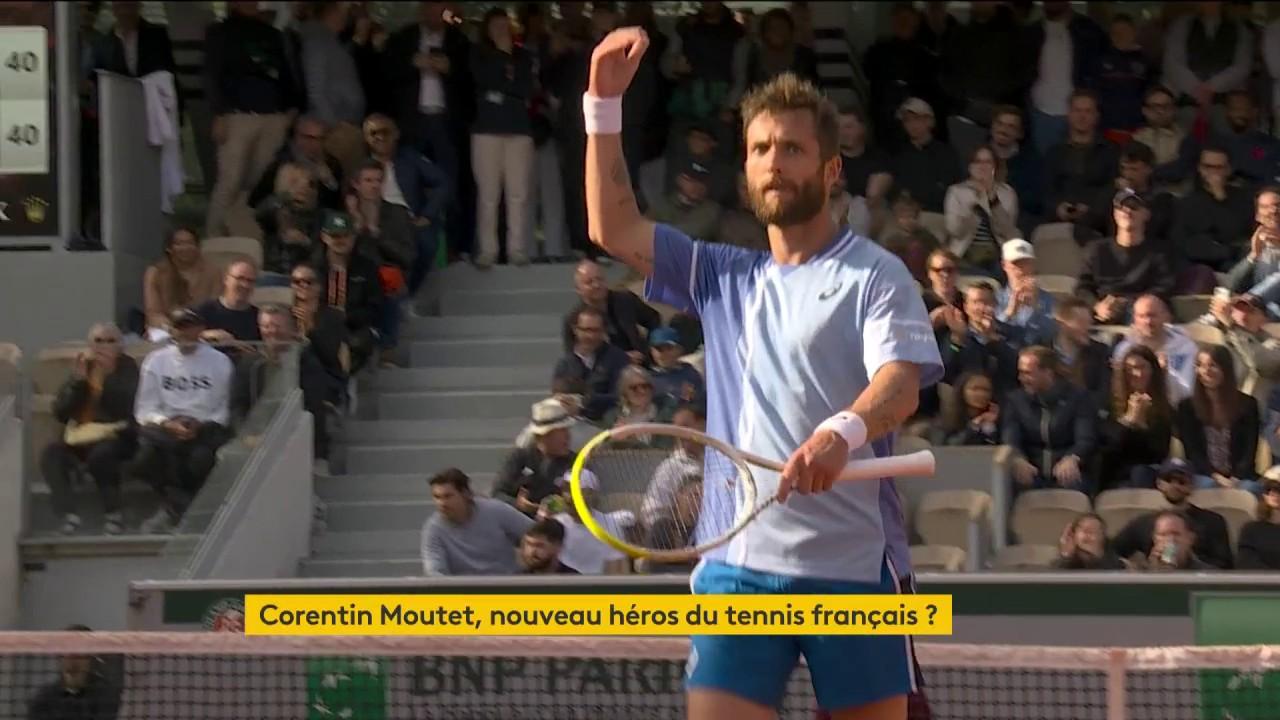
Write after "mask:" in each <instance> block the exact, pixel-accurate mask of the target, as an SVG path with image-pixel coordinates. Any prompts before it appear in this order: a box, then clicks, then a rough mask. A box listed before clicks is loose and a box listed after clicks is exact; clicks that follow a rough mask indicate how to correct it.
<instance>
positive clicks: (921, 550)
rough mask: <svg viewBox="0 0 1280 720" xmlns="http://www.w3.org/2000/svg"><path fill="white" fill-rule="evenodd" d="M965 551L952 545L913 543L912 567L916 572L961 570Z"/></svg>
mask: <svg viewBox="0 0 1280 720" xmlns="http://www.w3.org/2000/svg"><path fill="white" fill-rule="evenodd" d="M964 564H965V552H964V550H961V549H960V548H958V547H953V546H951V545H912V546H911V568H912V569H913V570H915V571H916V572H960V571H962V570H964Z"/></svg>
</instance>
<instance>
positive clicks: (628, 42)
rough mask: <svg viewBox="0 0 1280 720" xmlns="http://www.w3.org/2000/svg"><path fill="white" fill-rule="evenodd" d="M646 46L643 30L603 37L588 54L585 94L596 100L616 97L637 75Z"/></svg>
mask: <svg viewBox="0 0 1280 720" xmlns="http://www.w3.org/2000/svg"><path fill="white" fill-rule="evenodd" d="M648 47H649V35H648V33H646V32H645V31H644V28H638V27H626V28H619V29H617V30H614V31H613V32H611V33H609V34H608V35H605V36H604V39H603V40H601V41H600V44H599V45H596V49H595V51H593V52H592V53H591V77H590V79H589V81H588V82H587V92H588V93H590V94H591V95H593V96H595V97H598V98H610V97H619V96H621V95H622V94H623V93H624V92H626V90H627V86H629V85H631V78H633V77H635V76H636V68H638V67H639V66H640V58H641V57H643V56H644V51H645V50H646V49H648Z"/></svg>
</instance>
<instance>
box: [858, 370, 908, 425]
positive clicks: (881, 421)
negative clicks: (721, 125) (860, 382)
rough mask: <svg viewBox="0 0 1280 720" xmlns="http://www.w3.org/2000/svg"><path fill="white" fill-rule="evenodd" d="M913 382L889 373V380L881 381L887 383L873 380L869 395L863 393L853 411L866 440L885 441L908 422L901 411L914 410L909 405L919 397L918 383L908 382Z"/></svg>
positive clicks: (903, 373) (898, 372)
mask: <svg viewBox="0 0 1280 720" xmlns="http://www.w3.org/2000/svg"><path fill="white" fill-rule="evenodd" d="M912 379H913V378H912V376H911V374H910V373H907V372H902V371H896V372H892V371H891V376H890V377H887V378H884V380H886V381H887V382H875V381H874V380H873V381H872V384H871V387H870V388H868V390H869V391H870V392H866V393H863V395H862V397H859V398H858V401H857V402H855V403H854V411H855V412H857V413H858V415H860V416H861V417H862V421H863V422H864V423H866V425H867V439H868V440H875V439H877V438H881V437H884V436H885V435H887V434H889V433H890V432H893V431H894V430H896V429H898V427H899V426H901V425H902V423H903V422H904V421H905V420H906V419H907V418H906V417H905V416H904V415H903V411H902V408H903V407H914V403H913V402H910V401H911V400H913V398H914V397H918V395H919V388H918V386H919V383H918V382H908V381H909V380H912Z"/></svg>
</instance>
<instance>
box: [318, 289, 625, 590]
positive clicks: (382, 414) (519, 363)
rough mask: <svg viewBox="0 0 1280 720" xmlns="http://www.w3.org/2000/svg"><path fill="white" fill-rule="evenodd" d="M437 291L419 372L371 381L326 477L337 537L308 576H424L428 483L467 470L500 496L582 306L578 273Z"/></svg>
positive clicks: (421, 336)
mask: <svg viewBox="0 0 1280 720" xmlns="http://www.w3.org/2000/svg"><path fill="white" fill-rule="evenodd" d="M622 272H623V270H622V269H621V268H617V269H614V270H611V272H610V274H611V275H612V276H613V277H615V278H616V277H619V276H620V275H621V273H622ZM432 282H435V283H438V287H440V288H442V290H441V293H440V296H439V298H438V309H439V312H440V314H439V316H433V317H428V318H421V319H414V320H407V321H406V324H405V327H404V337H403V343H404V344H405V348H404V349H406V350H407V353H406V358H407V360H408V361H409V367H406V368H405V369H402V370H379V371H377V372H376V373H375V374H374V375H373V376H372V377H370V378H367V379H365V380H364V381H363V382H362V387H361V392H360V398H359V408H360V410H359V413H358V416H357V417H356V418H354V419H349V420H347V421H346V422H345V423H344V427H343V429H342V433H341V437H340V438H338V439H337V441H336V443H335V449H334V453H333V461H332V462H331V466H332V473H333V474H331V475H329V476H320V477H317V478H316V493H317V494H318V495H319V497H320V499H321V500H322V501H323V502H324V503H325V504H326V509H327V512H326V523H325V524H326V527H325V529H324V530H323V531H321V532H320V533H318V534H317V535H316V537H315V539H314V541H313V543H312V556H311V558H310V559H308V560H306V561H304V562H303V564H302V567H301V574H302V575H303V576H309V577H399V576H405V575H421V574H422V563H421V560H420V558H419V533H420V531H421V528H422V524H423V522H424V521H425V520H426V519H427V517H428V516H429V515H430V513H431V512H432V506H431V497H430V490H429V488H428V487H427V484H426V479H427V478H428V477H429V476H430V475H431V474H432V473H434V472H436V471H438V470H441V469H443V468H446V467H450V466H456V467H459V468H461V469H462V470H464V471H465V472H466V473H467V474H468V475H470V476H471V482H472V488H473V489H474V490H475V493H476V494H477V495H489V494H490V493H491V492H492V489H493V484H494V475H495V473H496V471H497V470H498V468H499V466H500V464H501V463H502V460H503V458H504V457H505V455H506V453H507V451H508V450H510V448H511V447H512V444H513V441H514V440H515V437H516V435H517V434H519V432H520V430H521V428H523V427H524V425H525V424H526V423H527V422H528V417H529V410H530V406H531V405H533V403H535V402H537V401H538V400H541V399H543V398H545V397H546V396H547V393H548V391H549V389H550V385H551V370H552V367H553V365H554V364H555V361H556V359H557V358H558V357H559V356H560V352H561V350H560V347H561V346H560V342H561V341H560V323H561V319H562V317H563V315H564V313H566V312H568V311H569V310H570V309H571V308H573V307H574V305H575V304H576V303H577V296H576V295H575V294H574V291H573V266H572V265H534V266H529V267H525V268H513V267H496V268H493V269H492V270H489V271H486V272H480V271H477V270H475V269H473V268H471V267H469V266H465V265H455V266H452V267H450V268H448V269H446V270H443V271H441V272H440V273H439V274H438V275H437V276H434V277H433V278H432Z"/></svg>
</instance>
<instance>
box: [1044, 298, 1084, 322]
mask: <svg viewBox="0 0 1280 720" xmlns="http://www.w3.org/2000/svg"><path fill="white" fill-rule="evenodd" d="M1077 310H1087V311H1088V312H1089V313H1090V316H1091V317H1092V313H1093V308H1091V307H1089V303H1087V302H1085V301H1084V300H1081V299H1080V298H1078V297H1075V296H1074V295H1072V296H1069V297H1065V298H1062V299H1061V300H1059V301H1058V302H1057V304H1056V306H1055V307H1054V309H1053V316H1054V317H1056V318H1057V319H1059V320H1061V319H1063V318H1066V317H1067V316H1069V315H1070V314H1071V313H1073V312H1076V311H1077Z"/></svg>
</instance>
